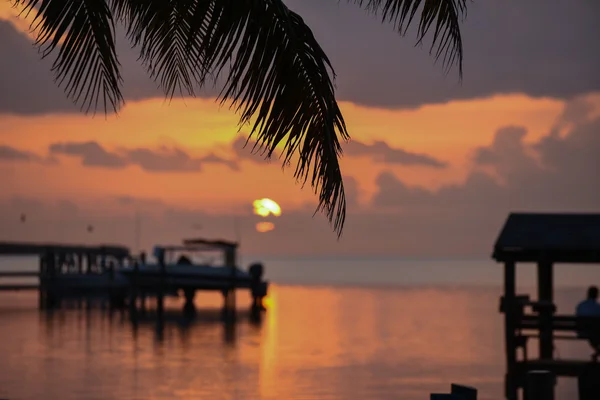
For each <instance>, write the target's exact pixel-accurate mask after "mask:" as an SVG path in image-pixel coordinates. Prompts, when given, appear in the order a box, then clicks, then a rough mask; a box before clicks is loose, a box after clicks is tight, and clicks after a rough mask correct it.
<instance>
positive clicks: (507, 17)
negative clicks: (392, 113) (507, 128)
mask: <svg viewBox="0 0 600 400" xmlns="http://www.w3.org/2000/svg"><path fill="white" fill-rule="evenodd" d="M288 3H289V6H290V7H291V8H293V9H294V10H296V11H298V12H299V13H301V14H302V15H303V17H304V18H305V20H306V22H307V23H308V24H309V25H310V26H311V27H312V28H313V30H314V32H315V36H316V37H317V40H319V41H320V43H321V45H322V46H323V47H324V49H325V51H326V52H327V54H328V55H329V57H330V59H331V61H332V63H333V65H334V67H335V69H336V73H337V74H338V81H337V82H338V85H337V86H338V89H339V91H338V96H339V97H340V98H342V99H345V100H350V101H353V102H355V103H358V104H364V105H369V106H383V107H394V108H395V107H403V108H404V107H418V106H421V105H424V104H430V103H440V102H447V101H450V100H453V99H472V98H479V97H486V96H490V95H493V94H500V93H526V94H528V95H531V96H536V97H537V96H547V97H556V98H561V99H568V98H571V97H573V96H575V95H577V94H581V93H586V92H590V91H598V90H600V74H598V73H597V71H598V70H600V53H599V52H597V51H596V47H597V44H596V41H595V39H594V38H596V37H600V25H599V24H598V23H597V20H598V18H599V16H600V3H598V2H592V1H586V0H576V1H566V0H559V1H553V2H547V1H544V0H533V1H527V2H518V3H517V2H513V3H507V2H469V4H468V16H467V19H466V21H465V22H464V24H463V29H462V31H463V45H464V55H465V60H464V61H465V63H464V80H463V82H462V83H459V81H458V78H457V76H458V75H457V71H456V70H454V71H452V72H451V73H450V75H448V76H445V75H444V74H443V69H442V66H441V65H440V63H438V64H435V63H434V61H433V59H432V57H430V56H429V55H428V53H427V50H428V47H427V44H428V42H426V43H425V46H423V47H422V48H420V47H417V48H415V47H414V46H413V45H414V43H415V36H416V34H415V32H414V29H413V30H412V31H409V33H408V35H407V37H406V38H403V39H402V38H399V37H398V35H397V34H395V33H394V32H393V31H392V28H391V27H390V26H386V25H381V24H380V23H379V21H380V18H378V17H373V16H368V15H365V13H364V12H363V11H361V10H360V9H358V7H356V6H355V5H353V4H346V2H337V1H322V0H290V1H289V2H288ZM540 10H543V12H540ZM566 26H568V27H569V29H565V27H566Z"/></svg>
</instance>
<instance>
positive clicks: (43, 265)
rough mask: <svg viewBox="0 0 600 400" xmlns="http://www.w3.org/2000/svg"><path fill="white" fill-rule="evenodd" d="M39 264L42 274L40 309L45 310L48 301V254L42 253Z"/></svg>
mask: <svg viewBox="0 0 600 400" xmlns="http://www.w3.org/2000/svg"><path fill="white" fill-rule="evenodd" d="M39 266H40V275H39V278H38V279H39V282H40V283H39V285H40V286H39V308H40V310H43V309H45V308H46V302H47V293H46V279H47V277H46V274H47V273H48V272H47V267H46V255H45V254H44V255H41V256H40V259H39Z"/></svg>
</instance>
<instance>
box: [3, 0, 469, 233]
mask: <svg viewBox="0 0 600 400" xmlns="http://www.w3.org/2000/svg"><path fill="white" fill-rule="evenodd" d="M323 1H326V0H323ZM348 1H349V2H352V3H355V4H356V5H358V6H360V7H362V8H364V9H365V10H368V11H370V12H372V13H375V14H377V15H380V16H381V19H382V22H386V23H391V24H393V26H394V27H395V28H396V29H397V30H398V31H399V32H400V33H401V34H403V35H404V34H405V33H406V31H407V29H408V27H409V26H410V25H411V23H412V21H413V20H414V19H415V16H416V15H417V13H419V12H420V18H419V24H418V27H417V43H421V42H422V41H423V39H424V38H425V36H426V35H427V33H428V32H429V31H430V29H431V28H432V27H433V28H434V32H433V35H432V42H431V48H430V52H431V53H432V54H434V55H435V58H436V60H437V59H439V58H442V59H443V62H444V66H445V67H447V68H450V67H452V66H453V65H455V64H458V65H459V74H460V75H461V76H462V56H463V54H462V42H461V35H460V29H459V23H460V19H461V17H462V16H463V15H464V14H465V12H466V0H348ZM12 2H13V4H14V6H15V7H18V8H20V9H21V10H22V11H23V12H24V13H25V14H29V13H33V14H34V16H33V21H32V28H33V29H34V31H35V32H36V33H37V41H36V44H37V45H38V46H39V48H40V49H41V52H42V56H43V57H46V56H48V55H49V54H51V53H54V54H55V56H56V58H55V60H54V63H53V66H52V68H53V70H54V71H55V74H56V79H57V83H58V85H60V86H61V87H63V89H64V90H65V92H66V94H67V95H68V96H69V98H71V99H72V100H73V101H74V102H76V103H77V104H80V105H81V107H82V109H83V110H84V111H86V112H88V111H90V110H93V111H96V109H97V108H98V106H99V103H101V106H102V108H103V109H104V111H105V112H107V111H109V110H113V111H118V110H119V109H120V107H121V106H122V105H123V103H124V99H123V95H122V92H121V89H122V84H123V82H122V78H121V75H120V73H119V62H118V58H117V53H116V50H115V22H117V21H118V22H120V23H122V24H123V25H124V26H125V28H126V31H127V36H128V38H129V39H130V41H131V43H132V45H133V46H135V47H136V48H138V49H139V51H140V61H141V62H142V63H143V65H144V66H145V67H146V68H147V70H148V73H149V74H150V75H151V76H152V77H153V78H154V79H155V80H156V81H157V82H158V83H159V85H160V86H161V88H162V89H163V90H164V92H165V94H166V95H167V96H168V97H172V96H173V95H174V94H175V92H178V93H182V94H186V93H187V94H189V95H194V93H195V91H196V90H197V89H198V88H201V87H203V85H205V83H206V82H207V80H211V81H214V82H217V80H218V78H219V77H223V78H224V84H223V87H222V91H221V93H220V96H219V100H220V101H221V103H222V104H223V103H229V104H230V106H231V107H233V108H234V109H235V110H236V111H237V112H238V113H239V114H240V124H246V123H252V128H251V132H250V136H255V137H256V140H257V142H256V143H257V146H258V149H262V150H263V151H264V152H265V154H266V156H267V157H271V155H272V154H273V152H274V150H275V148H276V147H277V146H278V145H279V144H282V145H283V152H282V155H281V157H282V158H283V164H284V166H285V165H288V164H289V163H290V162H291V161H292V159H293V158H294V159H296V158H297V164H296V169H295V171H294V177H295V178H296V179H298V180H300V181H301V182H302V183H303V184H304V183H306V182H307V181H310V184H311V186H312V187H313V189H314V190H315V193H317V194H318V198H319V204H318V208H317V211H319V210H321V211H323V212H325V214H326V215H327V217H328V219H329V221H330V222H331V223H332V224H333V227H334V229H335V231H336V232H337V234H338V236H339V235H341V233H342V228H343V225H344V221H345V217H346V200H345V195H344V184H343V179H342V172H341V170H340V165H339V157H340V156H341V153H342V148H341V144H340V140H344V141H345V140H348V139H349V135H348V130H347V128H346V124H345V122H344V118H343V116H342V113H341V111H340V109H339V107H338V104H337V101H336V98H335V89H334V85H333V81H334V79H335V72H334V70H333V67H332V65H331V63H330V62H329V60H328V58H327V55H326V54H325V52H324V51H323V49H322V48H321V47H320V46H319V43H317V41H316V39H315V37H314V36H313V34H312V32H311V30H310V28H309V27H308V26H307V25H306V24H305V23H304V21H303V20H302V18H301V17H300V16H299V15H298V14H296V13H294V12H293V11H291V10H290V9H288V8H287V7H286V6H285V4H284V2H283V1H282V0H12ZM254 150H256V149H254Z"/></svg>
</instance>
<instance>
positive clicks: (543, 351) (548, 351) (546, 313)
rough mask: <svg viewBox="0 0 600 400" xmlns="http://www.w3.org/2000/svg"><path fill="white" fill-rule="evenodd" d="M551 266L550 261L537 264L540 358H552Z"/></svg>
mask: <svg viewBox="0 0 600 400" xmlns="http://www.w3.org/2000/svg"><path fill="white" fill-rule="evenodd" d="M553 275H554V274H553V266H552V263H551V262H540V263H538V266H537V279H538V301H539V302H541V303H542V307H541V308H540V312H539V315H540V342H539V346H540V358H542V359H552V357H553V353H554V344H553V339H552V312H553V310H552V308H551V305H552V304H553V297H554V296H553Z"/></svg>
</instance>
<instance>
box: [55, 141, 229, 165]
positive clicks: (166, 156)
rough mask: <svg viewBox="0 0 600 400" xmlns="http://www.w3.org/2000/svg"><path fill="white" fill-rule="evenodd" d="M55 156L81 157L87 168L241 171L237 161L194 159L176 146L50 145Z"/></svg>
mask: <svg viewBox="0 0 600 400" xmlns="http://www.w3.org/2000/svg"><path fill="white" fill-rule="evenodd" d="M49 151H50V153H51V154H53V155H66V156H71V157H77V158H79V159H80V160H81V164H82V165H84V166H86V167H99V168H109V169H122V168H126V167H127V166H130V165H136V166H138V167H140V168H141V169H142V170H144V171H146V172H151V173H164V172H199V171H201V170H202V166H203V165H204V164H223V165H226V166H228V167H230V168H231V169H234V170H235V169H237V168H238V166H237V164H236V163H235V161H230V160H227V159H225V158H222V157H219V156H217V155H215V154H212V153H211V154H209V155H207V156H205V157H193V156H191V155H190V154H189V153H187V152H186V151H185V150H182V149H180V148H176V147H167V146H161V147H159V148H158V149H150V148H145V147H137V148H121V149H118V150H115V151H109V150H107V149H105V148H104V147H103V146H102V145H100V144H99V143H97V142H94V141H89V142H61V143H53V144H51V145H50V146H49Z"/></svg>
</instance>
